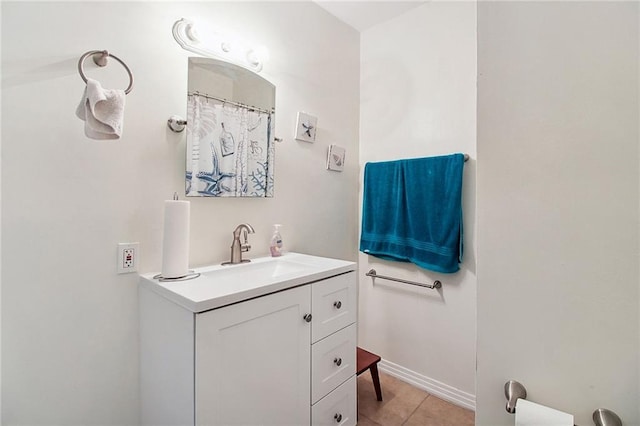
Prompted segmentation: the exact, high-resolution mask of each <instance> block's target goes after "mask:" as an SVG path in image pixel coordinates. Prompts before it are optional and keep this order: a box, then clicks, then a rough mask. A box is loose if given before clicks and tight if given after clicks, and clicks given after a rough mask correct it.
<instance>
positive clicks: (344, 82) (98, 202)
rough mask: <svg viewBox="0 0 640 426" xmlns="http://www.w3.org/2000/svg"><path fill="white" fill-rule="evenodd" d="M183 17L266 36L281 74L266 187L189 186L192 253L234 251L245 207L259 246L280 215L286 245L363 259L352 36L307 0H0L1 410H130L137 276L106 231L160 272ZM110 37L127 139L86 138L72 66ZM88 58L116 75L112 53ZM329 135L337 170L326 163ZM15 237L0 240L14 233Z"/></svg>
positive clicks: (108, 416) (178, 158)
mask: <svg viewBox="0 0 640 426" xmlns="http://www.w3.org/2000/svg"><path fill="white" fill-rule="evenodd" d="M181 17H196V18H198V20H199V21H200V22H202V23H203V24H204V25H209V26H212V27H214V26H215V27H216V28H217V29H219V30H220V31H222V32H227V33H236V34H238V35H240V36H242V37H244V38H245V39H247V40H259V41H260V42H262V43H263V44H264V45H265V46H267V47H268V48H269V50H270V61H269V62H268V63H267V64H266V65H265V68H264V71H263V73H262V75H263V76H264V77H266V78H267V79H269V80H270V81H272V82H273V83H274V84H275V85H276V87H277V93H276V98H277V99H276V109H277V119H276V134H277V135H278V136H279V137H282V138H284V139H285V141H284V142H283V143H282V144H280V145H278V146H277V148H276V170H275V174H276V175H275V184H276V187H275V197H274V198H273V199H257V200H256V199H233V200H232V199H193V200H191V230H192V233H191V256H190V257H191V265H192V266H197V265H203V264H207V263H213V262H221V261H223V260H226V259H227V258H228V256H229V246H230V244H231V232H232V230H233V229H234V227H235V226H236V225H237V224H239V223H241V222H249V223H251V224H252V225H253V226H254V228H255V229H256V234H255V235H251V236H250V242H251V243H252V245H253V247H254V248H253V249H252V251H251V252H250V253H249V257H255V256H258V255H265V254H266V253H267V252H268V242H269V238H270V234H271V225H272V224H273V223H282V224H284V228H283V230H282V234H283V237H284V239H285V244H286V245H287V247H288V249H290V250H295V251H301V252H308V253H311V254H317V255H324V256H331V257H337V258H345V259H351V260H355V258H356V252H357V245H356V242H357V232H358V231H357V221H358V219H357V217H358V214H357V209H358V204H357V187H358V162H357V158H358V119H359V117H358V109H359V106H358V105H359V88H358V81H359V56H358V52H359V36H358V33H357V32H355V31H354V30H353V29H350V28H349V27H347V26H346V25H345V24H343V23H341V22H340V21H338V20H337V19H335V18H333V17H331V16H330V15H329V14H328V13H326V12H325V11H324V10H322V9H320V8H319V7H318V6H316V5H314V4H313V3H309V2H302V3H289V2H286V3H279V2H248V3H246V2H240V3H223V2H193V3H172V2H160V3H151V2H127V3H121V2H104V3H97V2H83V3H80V2H66V3H53V2H41V3H32V2H3V4H2V212H1V214H2V231H1V232H2V246H3V248H5V250H3V252H2V266H3V268H2V327H3V330H2V331H3V333H2V351H3V352H2V362H3V365H2V398H3V400H2V408H3V413H2V423H3V424H7V425H9V424H31V425H35V424H65V425H72V424H82V425H90V424H110V425H129V424H136V423H137V421H138V383H137V380H138V379H137V373H138V364H137V363H138V350H137V344H138V335H137V333H138V331H137V314H138V308H137V288H136V286H137V276H136V274H129V275H116V274H115V268H116V265H115V263H116V244H117V243H118V242H127V241H139V242H140V244H141V255H142V258H141V263H140V270H141V271H143V272H151V271H158V270H159V269H160V267H161V265H160V259H161V252H160V245H161V236H162V235H161V233H162V231H161V230H162V207H163V200H165V199H168V198H170V197H171V196H172V194H173V192H174V191H179V192H181V193H184V164H185V159H184V157H185V155H184V149H185V139H184V138H185V136H184V134H174V133H172V132H170V131H169V130H168V129H167V126H166V120H167V118H168V117H169V116H170V115H172V114H181V115H185V112H186V90H187V57H188V56H189V54H188V52H186V51H183V50H182V49H180V47H179V46H178V45H177V43H176V42H175V41H174V40H173V38H172V35H171V26H172V24H173V23H174V21H176V20H177V19H179V18H181ZM94 49H109V50H110V51H112V52H113V53H114V54H116V55H118V56H119V57H120V58H122V59H123V60H124V61H125V62H126V63H127V64H128V65H129V66H130V68H131V70H132V71H133V73H134V74H135V78H136V82H135V86H134V88H133V91H132V92H131V93H130V94H129V95H128V96H127V98H126V102H127V105H126V112H125V124H124V136H123V138H122V139H121V140H119V141H110V142H108V141H93V140H89V139H87V138H86V137H85V136H84V134H83V130H82V128H83V123H82V122H81V121H80V120H79V119H77V118H76V117H75V115H74V111H75V108H76V105H77V103H78V101H79V100H80V96H81V94H82V90H83V82H82V80H81V79H80V77H79V75H78V73H77V71H76V65H77V61H78V59H79V57H80V56H81V55H82V54H83V53H84V52H86V51H88V50H94ZM86 70H87V73H88V74H89V75H90V76H93V77H94V78H98V79H100V80H102V82H103V83H104V85H105V86H107V87H124V86H126V84H127V82H128V81H127V78H126V74H125V73H124V70H123V69H122V68H121V67H120V65H118V64H117V63H115V62H113V61H112V63H111V64H110V65H109V66H107V68H106V69H99V70H98V69H96V68H95V67H92V66H91V61H90V60H88V61H87V65H86ZM297 111H306V112H309V113H312V114H314V115H316V116H318V126H319V129H318V133H317V140H316V143H314V144H307V143H304V142H297V141H295V140H293V137H292V135H293V131H294V127H295V123H294V121H295V119H296V113H297ZM330 143H337V144H340V145H342V146H344V147H346V148H347V156H346V164H345V166H346V167H345V171H344V172H343V173H335V172H328V171H326V170H325V162H326V150H327V147H328V145H329V144H330ZM7 247H9V248H10V249H9V250H7V249H6V248H7Z"/></svg>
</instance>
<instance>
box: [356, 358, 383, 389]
mask: <svg viewBox="0 0 640 426" xmlns="http://www.w3.org/2000/svg"><path fill="white" fill-rule="evenodd" d="M356 350H357V352H356V358H357V360H358V361H357V370H356V374H357V375H358V376H359V375H360V374H362V373H364V372H365V371H367V370H370V371H371V379H372V380H373V387H374V388H375V389H376V396H377V397H378V401H382V389H380V377H379V376H378V363H379V362H380V357H379V356H378V355H376V354H372V353H371V352H368V351H365V350H364V349H362V348H360V347H357V348H356Z"/></svg>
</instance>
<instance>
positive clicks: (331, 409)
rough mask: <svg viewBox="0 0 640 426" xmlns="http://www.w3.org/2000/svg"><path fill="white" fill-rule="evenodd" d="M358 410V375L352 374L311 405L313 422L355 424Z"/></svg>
mask: <svg viewBox="0 0 640 426" xmlns="http://www.w3.org/2000/svg"><path fill="white" fill-rule="evenodd" d="M356 410H357V408H356V376H352V377H351V378H350V379H349V380H347V381H346V382H344V383H343V384H341V385H340V386H338V388H337V389H335V390H334V391H333V392H331V393H330V394H329V395H327V396H325V397H324V398H322V399H321V400H320V401H318V402H317V403H316V404H315V405H314V406H313V407H311V424H312V425H313V426H322V425H326V426H329V425H331V426H337V425H340V426H354V425H355V424H356V421H357V419H356Z"/></svg>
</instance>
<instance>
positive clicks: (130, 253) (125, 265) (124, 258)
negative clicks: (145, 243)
mask: <svg viewBox="0 0 640 426" xmlns="http://www.w3.org/2000/svg"><path fill="white" fill-rule="evenodd" d="M139 257H140V243H119V244H118V258H117V260H116V265H117V270H118V273H119V274H128V273H129V272H136V271H137V270H138V258H139Z"/></svg>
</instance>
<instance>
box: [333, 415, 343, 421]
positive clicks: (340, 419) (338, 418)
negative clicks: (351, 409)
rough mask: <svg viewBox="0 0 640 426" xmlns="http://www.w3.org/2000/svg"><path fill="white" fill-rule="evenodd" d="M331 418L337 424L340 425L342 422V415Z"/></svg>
mask: <svg viewBox="0 0 640 426" xmlns="http://www.w3.org/2000/svg"><path fill="white" fill-rule="evenodd" d="M333 418H334V419H335V420H336V422H337V423H340V422H341V421H342V414H340V413H336V415H335V416H333Z"/></svg>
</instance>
